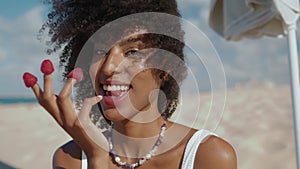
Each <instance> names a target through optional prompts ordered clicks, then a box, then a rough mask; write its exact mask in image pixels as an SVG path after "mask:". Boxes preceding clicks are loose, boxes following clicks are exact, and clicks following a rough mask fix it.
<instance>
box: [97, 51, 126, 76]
mask: <svg viewBox="0 0 300 169" xmlns="http://www.w3.org/2000/svg"><path fill="white" fill-rule="evenodd" d="M121 62H122V51H121V49H120V48H119V47H113V48H111V50H110V51H109V52H108V54H107V55H106V59H105V61H104V63H103V67H102V72H103V73H104V74H105V75H106V76H111V75H113V74H116V73H119V72H120V71H119V70H120V68H119V65H120V63H121Z"/></svg>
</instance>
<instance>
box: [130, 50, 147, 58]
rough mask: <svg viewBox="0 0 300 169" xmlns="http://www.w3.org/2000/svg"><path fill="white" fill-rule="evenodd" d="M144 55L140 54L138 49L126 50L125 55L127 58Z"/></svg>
mask: <svg viewBox="0 0 300 169" xmlns="http://www.w3.org/2000/svg"><path fill="white" fill-rule="evenodd" d="M143 54H144V53H143V52H141V51H140V50H139V49H130V50H128V51H127V52H126V53H125V55H126V56H127V57H135V56H142V55H143Z"/></svg>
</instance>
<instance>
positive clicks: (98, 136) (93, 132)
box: [74, 95, 108, 149]
mask: <svg viewBox="0 0 300 169" xmlns="http://www.w3.org/2000/svg"><path fill="white" fill-rule="evenodd" d="M102 98H103V97H102V96H101V95H98V96H95V97H91V98H86V99H85V100H84V102H83V105H82V108H81V110H80V112H79V114H78V120H77V121H76V124H75V126H76V127H77V128H78V129H81V130H82V129H83V130H84V132H81V134H80V137H78V138H77V139H78V140H79V141H80V140H81V139H87V140H90V143H92V144H83V145H81V146H82V148H83V149H91V147H90V146H94V144H95V143H96V144H97V145H98V146H99V147H100V148H105V147H108V142H107V140H106V137H105V136H104V135H103V134H102V133H101V132H99V129H98V128H97V127H96V126H95V125H94V124H93V123H92V122H91V119H90V118H89V113H90V112H91V109H92V106H94V105H96V104H97V103H99V102H100V101H101V100H102ZM74 137H76V136H74ZM82 142H83V141H82Z"/></svg>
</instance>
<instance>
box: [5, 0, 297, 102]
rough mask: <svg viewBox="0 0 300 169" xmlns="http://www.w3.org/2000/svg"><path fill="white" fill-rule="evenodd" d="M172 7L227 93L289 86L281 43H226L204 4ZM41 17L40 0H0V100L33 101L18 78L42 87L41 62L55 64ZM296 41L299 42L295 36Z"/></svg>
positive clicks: (197, 0)
mask: <svg viewBox="0 0 300 169" xmlns="http://www.w3.org/2000/svg"><path fill="white" fill-rule="evenodd" d="M178 6H179V9H180V12H181V14H182V16H183V18H185V19H186V20H188V21H189V22H191V23H193V24H194V25H195V26H197V27H198V28H199V29H200V30H201V31H202V32H203V33H204V34H205V35H206V36H207V38H208V39H209V40H210V41H211V43H212V44H213V46H214V47H215V49H216V50H217V52H218V53H219V57H220V59H221V61H222V63H223V66H224V69H225V74H226V81H227V86H228V88H230V87H234V86H235V85H236V84H239V83H245V82H248V81H253V80H256V81H271V82H273V83H276V84H280V85H281V84H289V69H288V50H287V43H286V39H285V38H283V39H276V38H268V37H264V38H260V39H243V40H241V41H238V42H232V41H226V40H225V39H224V38H222V37H221V36H219V35H218V34H217V33H215V32H214V31H213V30H212V29H211V28H210V27H209V25H208V16H209V7H210V4H209V1H207V0H178ZM46 13H47V7H46V6H45V5H43V4H42V3H41V1H40V0H26V1H20V0H3V1H0V77H2V78H1V81H0V97H33V94H32V92H31V90H30V89H27V88H25V86H24V83H23V80H22V75H23V73H24V72H26V71H28V72H31V73H33V74H35V75H37V76H38V78H39V79H40V80H39V84H40V85H42V74H41V72H40V71H39V69H40V63H41V62H42V60H44V59H51V60H52V61H53V62H54V64H55V65H57V64H58V58H57V55H58V54H57V53H56V54H53V55H51V56H49V55H47V54H46V52H45V50H46V45H45V44H44V43H43V42H40V41H39V40H37V33H38V31H39V29H40V27H41V25H42V24H43V23H44V22H45V20H46V15H47V14H46ZM298 27H300V24H299V22H298ZM297 36H298V39H299V37H300V33H299V31H297ZM189 40H190V41H193V39H189ZM298 44H299V43H298ZM298 46H299V45H298ZM204 53H205V51H204ZM191 62H192V61H191ZM56 69H57V70H58V71H56V72H55V73H54V75H53V76H54V77H55V81H54V88H55V91H56V92H58V91H59V89H60V88H61V87H62V85H63V83H62V82H61V76H60V72H59V68H58V67H57V66H56ZM195 69H197V70H199V71H201V72H200V73H199V77H197V78H198V79H200V81H203V86H202V87H203V88H206V87H207V86H209V84H207V83H205V82H206V81H207V77H206V76H207V75H203V72H205V68H200V67H196V68H195ZM204 74H205V73H204ZM202 75H203V76H202ZM201 78H203V79H201ZM205 78H206V80H205Z"/></svg>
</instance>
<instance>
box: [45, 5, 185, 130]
mask: <svg viewBox="0 0 300 169" xmlns="http://www.w3.org/2000/svg"><path fill="white" fill-rule="evenodd" d="M45 3H46V4H48V5H50V12H49V14H48V20H47V22H46V23H44V24H43V26H42V28H41V30H40V34H43V33H44V32H45V31H47V33H48V35H49V36H50V37H51V41H50V43H49V44H48V45H49V48H48V50H47V53H48V54H51V53H53V52H56V51H58V50H60V49H62V53H61V54H60V62H59V63H60V64H59V65H60V66H61V67H64V72H63V76H64V79H66V78H67V75H68V74H69V72H70V71H71V70H73V69H74V67H75V64H76V62H77V61H78V56H79V53H80V52H81V49H82V48H83V46H84V45H85V43H86V42H87V41H88V40H89V38H90V37H91V36H92V35H93V34H94V33H95V32H96V31H97V30H98V29H100V28H101V27H103V26H104V25H106V24H108V23H110V22H112V21H114V20H116V19H118V18H121V17H123V16H127V15H130V14H136V13H143V12H160V13H165V14H170V15H174V16H177V17H180V14H179V11H178V9H177V3H176V0H168V1H166V0H46V1H45ZM152 19H153V20H155V18H152ZM171 22H172V23H171V25H172V26H168V27H167V29H169V30H167V31H168V32H171V33H173V34H174V33H175V34H176V37H180V38H179V39H175V38H171V37H168V36H165V35H158V34H150V35H148V36H147V37H148V38H147V39H148V40H149V39H150V40H149V41H150V42H149V43H150V44H151V45H152V46H155V47H157V48H160V49H164V50H166V51H169V52H170V53H173V54H175V55H176V56H177V57H179V58H180V59H181V60H182V61H183V62H184V54H183V48H184V43H183V36H184V32H183V30H182V28H181V23H180V19H178V20H174V21H173V20H172V21H171ZM168 24H170V23H168ZM140 26H142V25H140ZM153 26H155V25H153ZM87 56H88V55H87ZM86 60H89V59H86ZM86 62H88V61H86ZM84 67H87V68H88V66H84ZM167 70H171V71H172V74H173V75H175V76H176V77H171V76H168V78H163V77H165V75H166V74H168V73H165V72H163V71H161V70H156V71H153V72H154V74H155V75H156V77H157V78H160V79H164V80H163V83H162V85H161V87H160V89H161V91H163V93H164V95H165V96H163V93H160V95H159V99H158V106H159V107H158V108H159V110H160V112H161V114H162V115H163V116H164V117H166V118H169V117H170V116H171V115H172V113H173V112H174V111H175V110H176V107H177V104H178V95H179V84H178V83H180V82H181V81H182V80H183V79H184V78H185V76H186V66H185V64H182V63H181V64H178V65H169V68H167ZM87 72H88V70H84V77H86V78H85V80H84V81H83V82H81V83H79V84H77V91H76V92H77V98H76V99H75V101H76V105H77V106H78V108H79V107H80V105H81V104H82V100H83V99H84V98H86V97H91V96H93V95H94V94H95V93H94V89H93V87H92V83H91V79H89V75H88V73H87ZM175 79H176V80H175ZM163 97H166V101H164V100H165V99H163ZM99 108H100V104H98V107H97V106H95V107H94V108H93V110H92V112H91V114H90V115H91V119H92V121H93V123H95V124H96V125H97V126H98V127H99V128H101V129H104V128H107V127H108V126H107V124H109V123H110V122H109V121H108V120H107V119H105V117H103V116H102V113H99ZM100 111H101V108H100ZM107 122H108V123H107Z"/></svg>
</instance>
